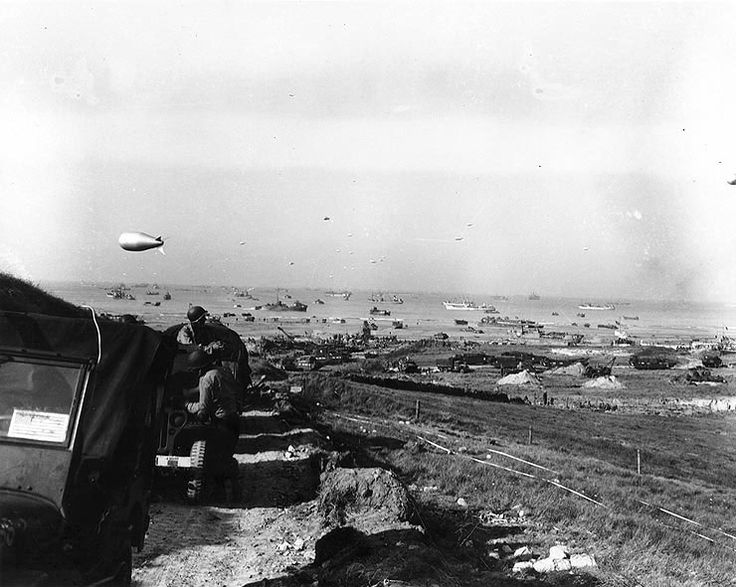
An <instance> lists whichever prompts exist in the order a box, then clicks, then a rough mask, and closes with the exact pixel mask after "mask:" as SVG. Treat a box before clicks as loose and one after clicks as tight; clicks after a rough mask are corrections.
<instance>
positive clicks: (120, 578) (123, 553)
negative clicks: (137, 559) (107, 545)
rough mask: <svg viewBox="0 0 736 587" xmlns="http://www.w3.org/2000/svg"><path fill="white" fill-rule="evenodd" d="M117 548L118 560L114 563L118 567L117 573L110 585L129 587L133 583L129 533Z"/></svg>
mask: <svg viewBox="0 0 736 587" xmlns="http://www.w3.org/2000/svg"><path fill="white" fill-rule="evenodd" d="M119 548H120V551H119V554H118V556H119V558H118V560H117V561H116V562H117V564H118V565H119V567H118V572H117V573H116V574H115V577H114V578H113V581H112V585H119V586H120V587H129V585H130V584H131V583H132V582H133V547H132V545H131V543H130V531H126V536H125V538H124V539H123V540H121V541H120V547H119Z"/></svg>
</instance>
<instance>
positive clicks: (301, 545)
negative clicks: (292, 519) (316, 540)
mask: <svg viewBox="0 0 736 587" xmlns="http://www.w3.org/2000/svg"><path fill="white" fill-rule="evenodd" d="M302 548H304V539H303V538H297V539H296V540H295V541H294V550H301V549H302Z"/></svg>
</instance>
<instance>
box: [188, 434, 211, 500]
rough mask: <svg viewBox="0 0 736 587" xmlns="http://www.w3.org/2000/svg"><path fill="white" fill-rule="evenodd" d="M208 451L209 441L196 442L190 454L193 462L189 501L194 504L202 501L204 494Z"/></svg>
mask: <svg viewBox="0 0 736 587" xmlns="http://www.w3.org/2000/svg"><path fill="white" fill-rule="evenodd" d="M206 450H207V441H206V440H196V441H194V444H192V449H191V451H190V452H189V456H190V457H191V460H192V468H191V474H192V476H191V479H190V480H189V483H188V485H187V499H188V500H189V501H192V502H198V501H201V499H202V496H203V494H204V457H205V453H206Z"/></svg>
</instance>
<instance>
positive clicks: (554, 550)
mask: <svg viewBox="0 0 736 587" xmlns="http://www.w3.org/2000/svg"><path fill="white" fill-rule="evenodd" d="M549 558H551V559H552V560H562V559H563V558H570V553H569V552H568V550H567V547H566V546H564V545H562V544H556V545H555V546H552V547H551V548H550V549H549Z"/></svg>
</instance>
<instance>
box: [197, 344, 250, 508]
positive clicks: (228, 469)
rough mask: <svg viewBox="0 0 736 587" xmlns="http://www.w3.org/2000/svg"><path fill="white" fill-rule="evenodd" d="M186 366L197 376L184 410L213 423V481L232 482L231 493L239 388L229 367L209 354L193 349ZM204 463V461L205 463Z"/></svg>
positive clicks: (235, 485)
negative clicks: (196, 393)
mask: <svg viewBox="0 0 736 587" xmlns="http://www.w3.org/2000/svg"><path fill="white" fill-rule="evenodd" d="M187 367H188V369H189V370H190V371H194V372H196V373H197V375H198V377H199V399H198V401H196V402H189V403H187V404H186V408H187V411H188V412H189V413H190V414H194V415H196V416H197V419H198V420H199V421H200V422H201V423H203V424H206V425H209V426H212V427H214V428H215V429H216V430H217V432H218V436H219V438H220V439H222V440H221V442H217V443H216V444H212V446H213V448H214V447H215V446H216V447H217V448H218V449H219V450H218V452H219V453H220V454H215V455H212V456H211V457H210V459H209V460H210V463H213V464H214V466H213V467H212V468H213V469H214V470H213V471H212V474H213V477H214V479H215V482H216V483H218V484H219V485H221V486H223V487H224V482H225V480H226V479H228V478H229V479H230V480H231V481H232V483H233V493H234V494H238V493H239V486H238V474H237V467H238V465H237V462H236V461H235V459H234V458H233V454H234V452H235V446H236V444H237V442H238V438H239V435H240V416H239V413H238V407H237V400H238V395H239V392H240V389H239V386H238V384H237V383H236V382H235V379H234V378H233V376H232V374H231V373H230V371H229V370H228V369H226V368H224V367H221V366H218V365H216V364H215V363H214V359H213V358H212V356H211V355H209V354H208V353H206V352H205V351H203V350H201V349H197V350H195V351H193V352H191V353H189V355H188V356H187ZM205 467H207V465H205Z"/></svg>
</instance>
